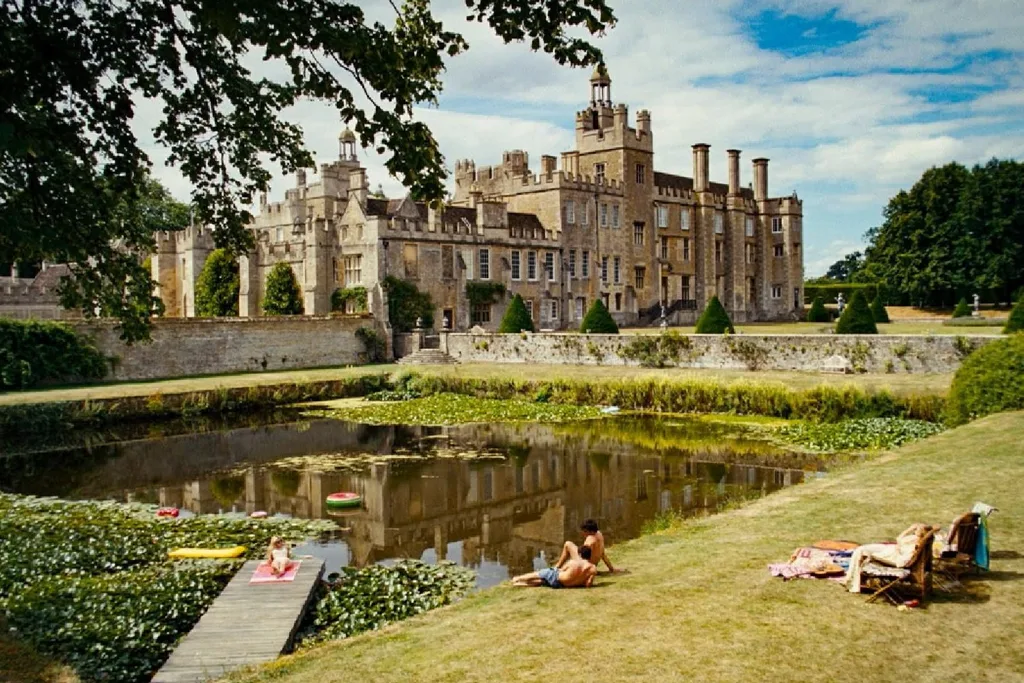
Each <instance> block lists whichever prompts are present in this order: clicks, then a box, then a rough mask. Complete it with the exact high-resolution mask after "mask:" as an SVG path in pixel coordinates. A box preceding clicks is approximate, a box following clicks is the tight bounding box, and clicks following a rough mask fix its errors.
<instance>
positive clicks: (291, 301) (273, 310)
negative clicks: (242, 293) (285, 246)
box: [263, 261, 302, 315]
mask: <svg viewBox="0 0 1024 683" xmlns="http://www.w3.org/2000/svg"><path fill="white" fill-rule="evenodd" d="M263 312H264V313H266V314H267V315H301V314H302V290H301V289H299V281H298V280H296V279H295V271H293V270H292V267H291V266H289V265H288V264H287V263H284V262H283V261H282V262H278V263H275V264H274V267H273V268H271V269H270V273H269V274H268V275H267V285H266V291H265V292H264V294H263Z"/></svg>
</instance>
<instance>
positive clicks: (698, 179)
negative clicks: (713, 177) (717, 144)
mask: <svg viewBox="0 0 1024 683" xmlns="http://www.w3.org/2000/svg"><path fill="white" fill-rule="evenodd" d="M710 149H711V145H706V144H704V143H703V142H698V143H697V144H696V145H694V146H693V191H694V192H707V190H708V150H710Z"/></svg>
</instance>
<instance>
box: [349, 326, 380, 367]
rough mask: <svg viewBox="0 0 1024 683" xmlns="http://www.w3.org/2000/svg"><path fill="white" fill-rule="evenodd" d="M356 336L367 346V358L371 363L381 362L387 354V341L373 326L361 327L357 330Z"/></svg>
mask: <svg viewBox="0 0 1024 683" xmlns="http://www.w3.org/2000/svg"><path fill="white" fill-rule="evenodd" d="M356 338H357V339H359V341H361V342H363V345H364V346H365V347H366V359H367V360H368V361H369V362H371V363H380V362H382V361H383V360H384V356H385V355H387V342H386V341H385V340H384V337H383V336H381V334H380V333H379V332H377V330H375V329H373V328H372V327H365V326H364V327H360V328H359V329H358V330H356Z"/></svg>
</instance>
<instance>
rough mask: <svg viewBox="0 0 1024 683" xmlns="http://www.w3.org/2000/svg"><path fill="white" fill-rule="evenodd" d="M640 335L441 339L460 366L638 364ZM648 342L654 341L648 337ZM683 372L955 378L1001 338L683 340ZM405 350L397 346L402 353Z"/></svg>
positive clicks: (680, 360)
mask: <svg viewBox="0 0 1024 683" xmlns="http://www.w3.org/2000/svg"><path fill="white" fill-rule="evenodd" d="M638 339H643V337H642V336H640V335H625V334H624V335H601V334H590V335H576V334H523V335H518V334H456V333H453V334H443V333H442V334H441V348H442V349H445V350H447V352H448V354H449V355H450V356H452V357H453V358H455V359H456V360H458V361H459V362H462V363H469V362H481V363H537V364H552V365H627V366H629V365H631V366H638V365H640V363H639V361H638V360H636V359H627V358H625V357H623V355H622V352H623V350H625V349H626V348H627V347H628V346H630V344H632V343H635V342H636V340H638ZM648 339H650V337H648ZM679 339H680V342H679V349H678V359H677V360H675V361H673V362H670V363H669V364H670V365H672V366H675V367H681V368H705V369H721V370H797V371H811V372H814V371H819V372H870V373H899V374H919V373H951V372H955V371H956V369H957V368H959V367H960V363H961V362H962V361H963V359H964V358H965V357H966V356H967V355H968V354H969V353H971V352H972V351H973V350H975V349H978V348H980V347H982V346H984V345H985V344H988V343H989V342H991V341H993V340H995V339H998V337H991V336H971V337H956V336H952V335H929V336H922V335H749V334H743V335H710V334H709V335H705V334H694V335H680V336H679ZM399 346H400V344H399V343H398V342H397V341H396V349H397V348H399Z"/></svg>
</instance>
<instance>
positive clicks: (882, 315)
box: [871, 294, 889, 323]
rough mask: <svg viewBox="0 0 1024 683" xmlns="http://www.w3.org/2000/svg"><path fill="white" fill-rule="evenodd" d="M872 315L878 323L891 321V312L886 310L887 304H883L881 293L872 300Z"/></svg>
mask: <svg viewBox="0 0 1024 683" xmlns="http://www.w3.org/2000/svg"><path fill="white" fill-rule="evenodd" d="M871 317H872V318H874V319H875V322H876V323H887V322H889V312H888V311H887V310H885V306H884V305H883V304H882V296H881V294H879V295H877V296H876V297H875V298H874V299H873V300H872V301H871Z"/></svg>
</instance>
